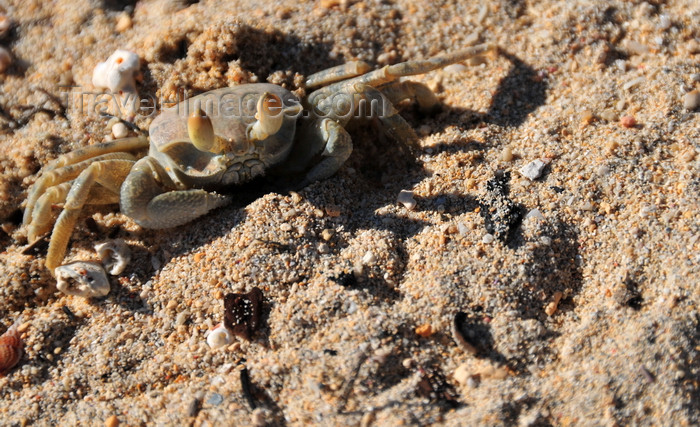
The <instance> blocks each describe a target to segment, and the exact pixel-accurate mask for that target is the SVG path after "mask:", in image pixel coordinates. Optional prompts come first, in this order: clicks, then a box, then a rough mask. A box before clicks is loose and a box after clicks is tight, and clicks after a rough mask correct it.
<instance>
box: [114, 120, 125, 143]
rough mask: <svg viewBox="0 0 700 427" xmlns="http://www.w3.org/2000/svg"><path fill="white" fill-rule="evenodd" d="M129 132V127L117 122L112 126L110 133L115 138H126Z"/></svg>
mask: <svg viewBox="0 0 700 427" xmlns="http://www.w3.org/2000/svg"><path fill="white" fill-rule="evenodd" d="M128 134H129V128H128V127H126V125H125V124H124V123H122V122H117V123H115V124H114V126H112V135H114V137H115V138H117V139H119V138H126V136H127V135H128Z"/></svg>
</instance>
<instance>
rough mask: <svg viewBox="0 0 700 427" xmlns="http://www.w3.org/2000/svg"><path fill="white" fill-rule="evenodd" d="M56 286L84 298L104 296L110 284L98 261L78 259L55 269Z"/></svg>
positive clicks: (60, 289) (68, 293)
mask: <svg viewBox="0 0 700 427" xmlns="http://www.w3.org/2000/svg"><path fill="white" fill-rule="evenodd" d="M54 275H55V276H56V282H57V283H56V287H57V288H58V290H59V291H61V292H63V293H64V294H67V295H75V296H79V297H83V298H90V297H103V296H105V295H107V294H108V293H109V290H110V286H109V280H108V279H107V274H106V273H105V270H104V268H102V266H101V265H100V264H98V263H96V262H90V261H77V262H71V263H69V264H65V265H61V266H59V267H56V269H54Z"/></svg>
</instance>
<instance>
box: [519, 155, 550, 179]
mask: <svg viewBox="0 0 700 427" xmlns="http://www.w3.org/2000/svg"><path fill="white" fill-rule="evenodd" d="M545 166H547V163H546V162H544V161H542V160H540V159H537V160H533V161H532V162H530V163H528V164H526V165H525V166H523V167H522V168H520V173H521V174H522V175H523V176H524V177H526V178H527V179H529V180H531V181H532V180H535V179H537V178H539V177H540V175H542V170H544V167H545Z"/></svg>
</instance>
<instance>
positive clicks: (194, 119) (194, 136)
mask: <svg viewBox="0 0 700 427" xmlns="http://www.w3.org/2000/svg"><path fill="white" fill-rule="evenodd" d="M187 134H188V135H189V136H190V140H191V141H192V143H193V144H194V146H195V147H197V149H198V150H201V151H208V152H211V151H213V149H214V148H215V146H216V145H217V144H216V135H214V126H212V124H211V119H210V118H209V116H207V114H206V113H205V112H204V111H202V109H201V108H197V109H195V110H194V111H193V112H192V114H190V116H189V117H188V118H187Z"/></svg>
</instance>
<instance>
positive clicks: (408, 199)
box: [396, 190, 417, 210]
mask: <svg viewBox="0 0 700 427" xmlns="http://www.w3.org/2000/svg"><path fill="white" fill-rule="evenodd" d="M396 202H397V203H401V204H402V205H404V206H405V207H406V209H408V210H413V209H415V207H416V205H417V203H416V200H415V199H414V198H413V191H410V190H401V191H400V192H399V196H398V197H397V198H396Z"/></svg>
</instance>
